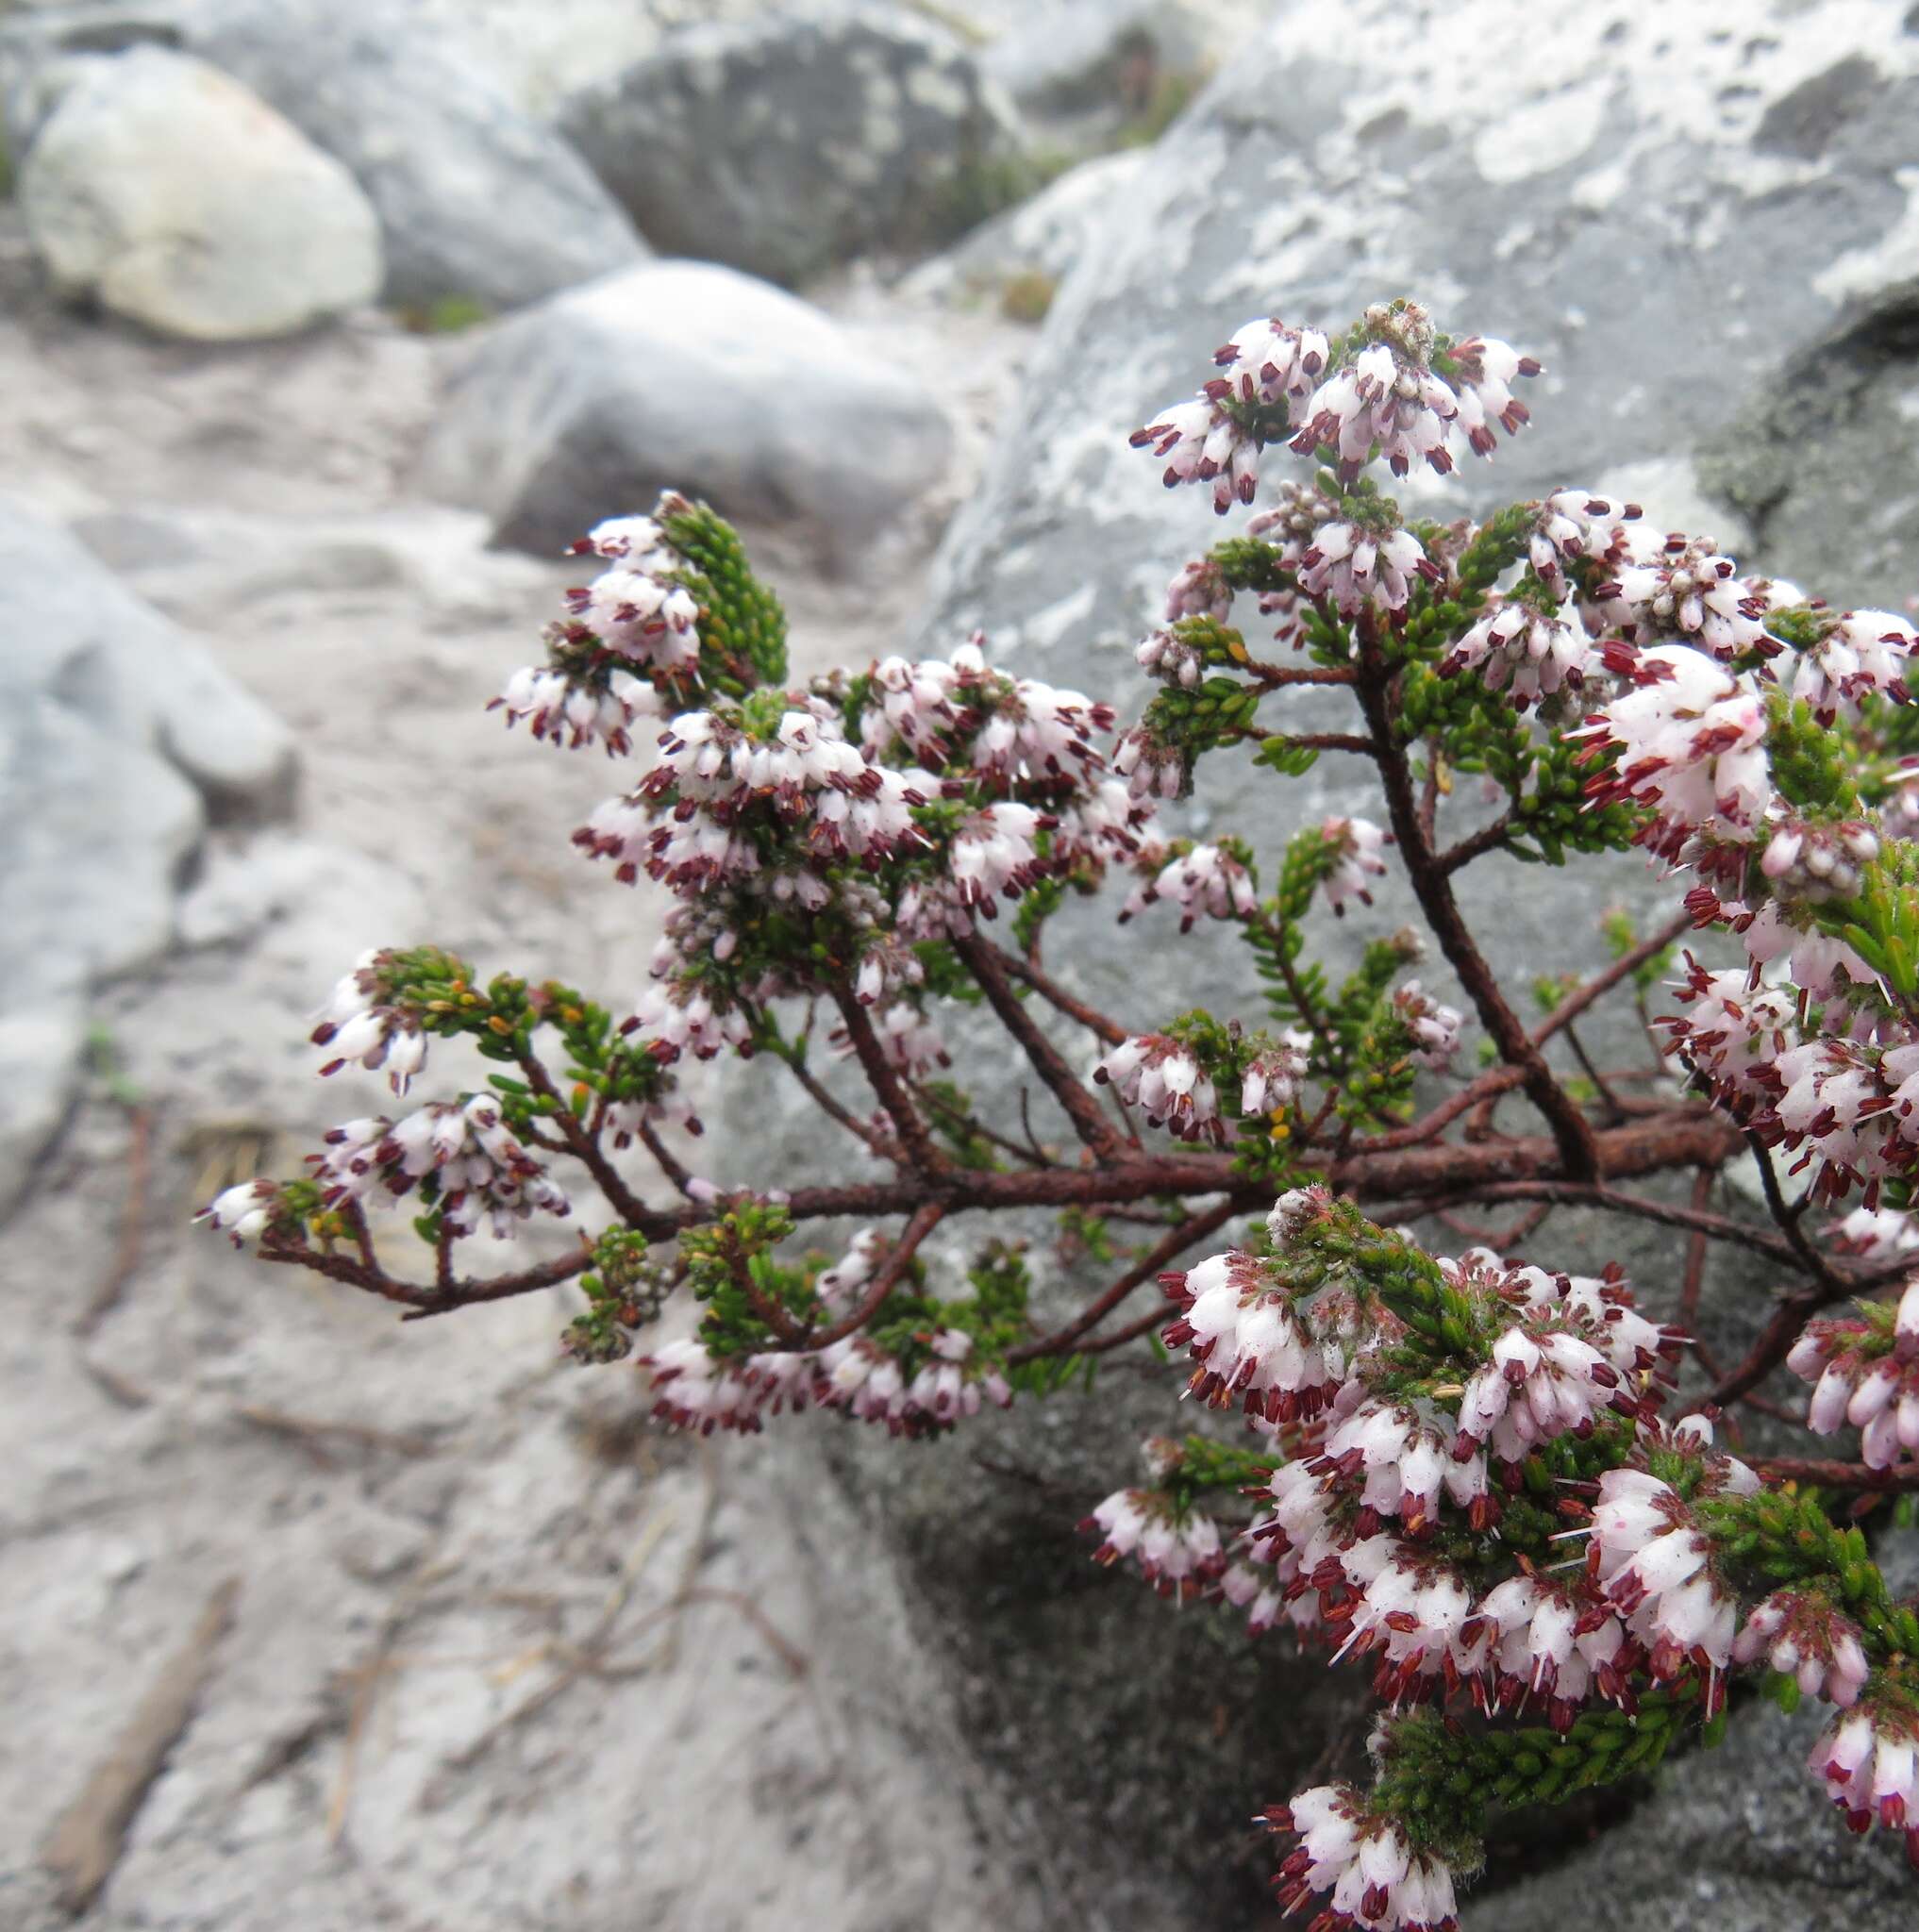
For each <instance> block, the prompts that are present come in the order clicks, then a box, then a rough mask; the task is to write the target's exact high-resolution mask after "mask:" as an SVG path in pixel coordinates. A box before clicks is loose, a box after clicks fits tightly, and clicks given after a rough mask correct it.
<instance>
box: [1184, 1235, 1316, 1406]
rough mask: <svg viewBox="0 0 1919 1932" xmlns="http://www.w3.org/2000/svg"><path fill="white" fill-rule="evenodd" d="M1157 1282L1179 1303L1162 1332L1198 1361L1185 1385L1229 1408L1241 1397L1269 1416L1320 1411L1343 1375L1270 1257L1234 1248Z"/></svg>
mask: <svg viewBox="0 0 1919 1932" xmlns="http://www.w3.org/2000/svg"><path fill="white" fill-rule="evenodd" d="M1160 1287H1161V1288H1162V1289H1163V1290H1164V1291H1165V1293H1166V1295H1167V1298H1168V1299H1169V1300H1171V1301H1174V1302H1176V1303H1177V1304H1178V1305H1179V1318H1178V1320H1176V1321H1175V1322H1172V1323H1170V1324H1168V1325H1167V1327H1166V1328H1165V1330H1164V1331H1163V1333H1162V1335H1161V1338H1160V1339H1161V1340H1162V1341H1164V1342H1165V1344H1166V1346H1167V1347H1168V1348H1169V1349H1172V1350H1178V1349H1182V1348H1183V1349H1186V1350H1188V1351H1189V1352H1190V1353H1191V1354H1192V1357H1193V1361H1194V1362H1195V1363H1196V1364H1197V1366H1196V1367H1195V1368H1194V1370H1193V1376H1192V1379H1191V1380H1190V1381H1189V1382H1188V1384H1187V1392H1188V1393H1189V1394H1192V1395H1196V1396H1198V1397H1199V1398H1200V1400H1201V1401H1202V1402H1207V1403H1210V1404H1211V1405H1212V1406H1213V1407H1218V1408H1224V1407H1229V1406H1230V1405H1232V1404H1234V1403H1238V1404H1240V1405H1241V1406H1242V1407H1243V1408H1244V1409H1245V1410H1246V1412H1247V1413H1248V1414H1249V1415H1250V1414H1254V1413H1258V1414H1261V1415H1263V1416H1264V1417H1265V1418H1266V1419H1267V1421H1269V1422H1276V1423H1277V1422H1293V1421H1295V1420H1297V1419H1298V1418H1299V1417H1302V1416H1311V1415H1314V1414H1317V1413H1318V1411H1319V1410H1320V1409H1321V1408H1322V1407H1324V1406H1325V1404H1326V1403H1327V1400H1328V1399H1329V1398H1330V1396H1331V1394H1332V1391H1334V1390H1335V1389H1336V1388H1338V1386H1339V1384H1340V1382H1341V1381H1342V1379H1343V1363H1342V1361H1341V1360H1340V1357H1339V1355H1338V1352H1337V1351H1335V1354H1334V1357H1333V1359H1332V1360H1331V1361H1330V1362H1329V1361H1328V1360H1327V1356H1326V1354H1325V1352H1324V1351H1322V1350H1321V1348H1320V1347H1319V1344H1318V1343H1317V1341H1315V1340H1314V1339H1313V1337H1312V1335H1311V1332H1310V1329H1309V1328H1308V1326H1307V1325H1306V1323H1305V1321H1304V1319H1303V1318H1302V1316H1301V1315H1300V1313H1299V1311H1298V1310H1297V1308H1296V1307H1294V1306H1293V1299H1292V1297H1291V1296H1290V1295H1289V1294H1288V1293H1287V1292H1286V1291H1285V1290H1284V1289H1283V1288H1282V1287H1280V1286H1278V1285H1277V1283H1276V1282H1275V1280H1274V1278H1273V1276H1272V1274H1271V1273H1270V1268H1269V1264H1267V1263H1264V1262H1262V1261H1260V1260H1259V1259H1258V1258H1256V1257H1253V1256H1251V1255H1245V1254H1242V1253H1241V1252H1240V1251H1239V1250H1238V1249H1237V1248H1233V1249H1229V1250H1228V1251H1227V1252H1226V1254H1224V1255H1214V1256H1212V1257H1210V1258H1209V1259H1207V1260H1204V1261H1201V1262H1200V1263H1199V1264H1198V1265H1197V1266H1196V1267H1194V1268H1191V1269H1189V1270H1187V1271H1186V1273H1184V1274H1162V1275H1161V1276H1160Z"/></svg>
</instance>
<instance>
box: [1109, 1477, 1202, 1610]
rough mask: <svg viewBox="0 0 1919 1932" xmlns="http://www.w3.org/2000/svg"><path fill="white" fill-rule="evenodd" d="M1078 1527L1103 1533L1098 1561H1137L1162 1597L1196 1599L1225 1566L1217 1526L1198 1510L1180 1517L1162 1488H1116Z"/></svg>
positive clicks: (1149, 1581)
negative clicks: (1193, 1597)
mask: <svg viewBox="0 0 1919 1932" xmlns="http://www.w3.org/2000/svg"><path fill="white" fill-rule="evenodd" d="M1079 1526H1080V1528H1081V1529H1082V1530H1086V1531H1088V1532H1092V1531H1094V1530H1096V1531H1098V1532H1099V1535H1100V1539H1101V1541H1100V1545H1099V1547H1098V1549H1096V1550H1095V1551H1094V1552H1093V1561H1094V1562H1095V1563H1103V1564H1112V1563H1117V1562H1119V1561H1120V1560H1121V1559H1122V1558H1123V1557H1137V1558H1138V1560H1139V1565H1140V1574H1141V1575H1143V1577H1144V1578H1145V1579H1146V1581H1147V1582H1148V1583H1150V1584H1152V1585H1153V1586H1154V1588H1155V1589H1156V1590H1158V1591H1159V1592H1160V1595H1161V1596H1178V1597H1187V1596H1193V1595H1196V1594H1198V1592H1199V1591H1201V1590H1203V1589H1205V1588H1207V1587H1208V1586H1210V1585H1211V1584H1212V1583H1214V1582H1216V1581H1217V1580H1218V1578H1219V1576H1220V1574H1221V1573H1222V1572H1223V1571H1224V1570H1225V1568H1226V1553H1225V1550H1224V1548H1223V1546H1222V1545H1221V1542H1220V1536H1219V1525H1218V1524H1216V1523H1214V1521H1213V1520H1212V1518H1211V1517H1210V1516H1206V1515H1202V1514H1201V1513H1200V1512H1199V1511H1197V1510H1189V1511H1186V1512H1185V1513H1183V1514H1182V1513H1181V1512H1180V1511H1179V1510H1177V1509H1176V1508H1175V1507H1174V1505H1173V1502H1172V1500H1171V1498H1169V1497H1168V1496H1166V1495H1165V1494H1163V1493H1162V1492H1161V1491H1158V1490H1115V1491H1113V1492H1112V1494H1111V1495H1110V1496H1109V1497H1107V1499H1106V1500H1105V1502H1103V1503H1101V1504H1100V1505H1099V1506H1098V1507H1097V1508H1095V1509H1094V1510H1093V1514H1092V1515H1091V1516H1089V1517H1087V1518H1086V1519H1085V1521H1084V1522H1082V1523H1081V1524H1080V1525H1079Z"/></svg>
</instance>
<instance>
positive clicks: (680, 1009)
mask: <svg viewBox="0 0 1919 1932" xmlns="http://www.w3.org/2000/svg"><path fill="white" fill-rule="evenodd" d="M621 1030H622V1031H623V1032H626V1033H633V1032H638V1033H641V1034H643V1035H644V1036H645V1037H646V1038H647V1039H649V1040H659V1041H665V1042H666V1043H667V1044H668V1045H670V1046H672V1047H675V1048H676V1049H677V1050H678V1051H679V1052H681V1053H690V1054H692V1055H693V1058H695V1059H701V1060H709V1059H711V1058H713V1056H714V1055H715V1054H718V1053H720V1052H722V1051H724V1050H725V1049H726V1047H728V1046H731V1047H734V1048H735V1049H737V1050H738V1051H740V1052H742V1053H745V1052H746V1051H748V1050H749V1049H750V1048H751V1046H752V1043H753V1024H752V1022H751V1021H750V1020H748V1019H747V1017H746V1015H745V1013H744V1011H743V1009H742V1008H739V1007H737V1006H734V1005H732V1004H730V1003H729V1002H727V1001H726V999H725V997H724V995H721V996H720V998H719V1000H718V1003H717V1004H716V1003H715V989H713V988H712V987H711V986H709V985H706V984H703V983H702V982H700V981H698V980H694V979H667V980H662V981H661V982H660V983H659V984H658V985H656V986H650V987H648V988H647V989H646V991H644V992H642V994H641V995H640V997H639V999H638V1000H637V1001H636V1002H635V1003H634V1009H633V1016H632V1018H631V1019H629V1020H627V1021H626V1023H625V1024H624V1025H623V1027H622V1028H621Z"/></svg>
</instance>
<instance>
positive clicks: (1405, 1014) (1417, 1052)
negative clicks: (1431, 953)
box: [1393, 979, 1466, 1074]
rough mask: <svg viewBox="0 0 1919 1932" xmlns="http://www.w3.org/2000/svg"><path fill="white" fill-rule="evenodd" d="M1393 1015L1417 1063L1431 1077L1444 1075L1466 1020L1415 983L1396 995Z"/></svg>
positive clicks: (1455, 1009) (1457, 1046)
mask: <svg viewBox="0 0 1919 1932" xmlns="http://www.w3.org/2000/svg"><path fill="white" fill-rule="evenodd" d="M1393 1016H1394V1018H1396V1019H1397V1020H1398V1022H1399V1024H1401V1025H1402V1026H1404V1027H1405V1028H1406V1031H1407V1033H1408V1034H1409V1035H1410V1038H1411V1041H1412V1058H1413V1059H1414V1061H1415V1062H1416V1063H1417V1064H1418V1065H1420V1066H1422V1067H1425V1068H1426V1069H1427V1071H1428V1072H1430V1073H1435V1074H1443V1073H1444V1072H1445V1070H1446V1069H1447V1068H1448V1067H1449V1066H1450V1065H1451V1064H1452V1061H1453V1056H1454V1055H1455V1054H1456V1053H1458V1052H1459V1050H1460V1027H1462V1026H1463V1025H1464V1024H1466V1022H1465V1016H1464V1015H1463V1014H1462V1013H1460V1011H1459V1009H1458V1008H1454V1007H1448V1006H1445V1005H1443V1003H1442V1002H1440V1001H1439V1000H1436V999H1433V998H1431V997H1430V996H1429V995H1428V994H1427V992H1426V991H1425V989H1424V988H1422V987H1421V985H1420V983H1419V981H1418V980H1416V979H1409V980H1408V981H1407V982H1406V984H1405V985H1404V986H1402V987H1401V988H1400V989H1399V990H1398V991H1396V992H1395V993H1394V994H1393Z"/></svg>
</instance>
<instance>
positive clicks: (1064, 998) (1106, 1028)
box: [995, 947, 1126, 1046]
mask: <svg viewBox="0 0 1919 1932" xmlns="http://www.w3.org/2000/svg"><path fill="white" fill-rule="evenodd" d="M995 954H996V957H997V958H998V960H999V963H1000V964H1001V965H1002V966H1003V967H1005V969H1006V970H1007V972H1009V973H1010V974H1012V976H1013V977H1014V978H1015V979H1023V980H1025V981H1026V984H1027V985H1028V986H1029V987H1031V988H1032V990H1033V991H1035V992H1036V993H1038V994H1039V996H1040V997H1041V998H1042V999H1043V1000H1044V1001H1045V1002H1046V1004H1047V1005H1048V1006H1050V1007H1057V1008H1059V1009H1060V1012H1062V1013H1064V1014H1065V1015H1066V1017H1067V1018H1068V1019H1069V1020H1077V1021H1078V1022H1079V1024H1081V1025H1082V1026H1084V1027H1085V1028H1086V1029H1087V1031H1088V1032H1089V1033H1093V1034H1096V1035H1097V1036H1098V1037H1099V1038H1100V1039H1101V1040H1103V1041H1105V1042H1106V1043H1107V1045H1109V1046H1117V1045H1119V1043H1120V1042H1121V1041H1123V1040H1125V1039H1126V1028H1125V1027H1124V1026H1122V1025H1120V1024H1119V1023H1118V1022H1117V1021H1115V1020H1109V1019H1108V1018H1107V1017H1106V1015H1105V1014H1104V1013H1102V1012H1101V1011H1100V1010H1099V1009H1098V1008H1096V1007H1090V1006H1088V1005H1087V1003H1086V1002H1085V1001H1084V1000H1082V999H1080V998H1079V997H1078V996H1077V995H1076V994H1075V993H1070V992H1068V991H1066V989H1065V988H1064V987H1063V986H1061V985H1060V983H1059V981H1058V980H1056V979H1054V978H1053V977H1052V975H1051V974H1047V973H1044V972H1043V971H1041V969H1040V965H1039V962H1038V961H1037V960H1035V959H1033V958H1030V957H1028V958H1025V959H1022V958H1019V957H1018V955H1017V954H1014V953H1009V952H1007V951H1006V950H1005V949H1004V948H1003V947H1001V948H996V949H995Z"/></svg>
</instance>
